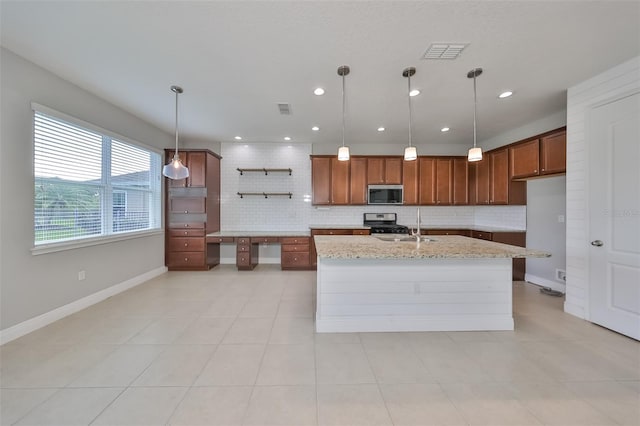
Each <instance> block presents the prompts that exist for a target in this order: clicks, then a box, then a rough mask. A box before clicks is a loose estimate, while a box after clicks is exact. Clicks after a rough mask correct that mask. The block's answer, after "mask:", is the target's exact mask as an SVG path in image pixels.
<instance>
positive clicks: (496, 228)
mask: <svg viewBox="0 0 640 426" xmlns="http://www.w3.org/2000/svg"><path fill="white" fill-rule="evenodd" d="M406 226H408V227H409V228H415V227H416V225H415V223H414V224H413V225H406ZM420 228H421V229H426V230H430V229H433V230H435V229H464V230H467V231H480V232H526V230H525V229H515V228H504V227H500V226H485V225H422V226H421V227H420Z"/></svg>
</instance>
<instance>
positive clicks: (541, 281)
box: [524, 274, 567, 293]
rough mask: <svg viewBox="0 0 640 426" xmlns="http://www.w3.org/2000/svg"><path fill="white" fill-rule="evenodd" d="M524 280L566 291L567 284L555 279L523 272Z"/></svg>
mask: <svg viewBox="0 0 640 426" xmlns="http://www.w3.org/2000/svg"><path fill="white" fill-rule="evenodd" d="M524 280H525V281H526V282H529V283H531V284H535V285H539V286H542V287H549V288H551V289H552V290H557V291H561V292H563V293H565V292H566V291H567V285H566V284H562V283H559V282H557V281H551V280H548V279H546V278H542V277H538V276H537V275H531V274H524Z"/></svg>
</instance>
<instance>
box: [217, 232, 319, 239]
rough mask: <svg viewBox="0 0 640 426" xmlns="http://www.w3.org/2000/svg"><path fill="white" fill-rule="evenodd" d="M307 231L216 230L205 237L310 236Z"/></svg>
mask: <svg viewBox="0 0 640 426" xmlns="http://www.w3.org/2000/svg"><path fill="white" fill-rule="evenodd" d="M310 236H311V232H310V231H309V230H307V231H218V232H212V233H211V234H207V237H249V238H251V237H310Z"/></svg>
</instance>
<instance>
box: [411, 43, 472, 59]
mask: <svg viewBox="0 0 640 426" xmlns="http://www.w3.org/2000/svg"><path fill="white" fill-rule="evenodd" d="M468 45H469V44H465V43H433V44H431V46H429V48H428V49H427V51H426V52H424V55H422V59H456V58H457V57H458V56H460V54H461V53H462V51H463V50H464V48H465V47H467V46H468Z"/></svg>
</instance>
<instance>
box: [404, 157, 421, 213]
mask: <svg viewBox="0 0 640 426" xmlns="http://www.w3.org/2000/svg"><path fill="white" fill-rule="evenodd" d="M418 165H419V162H418V161H402V185H403V187H404V205H405V206H415V205H417V204H418V196H419V184H418V183H419V182H418V178H419V174H418Z"/></svg>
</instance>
